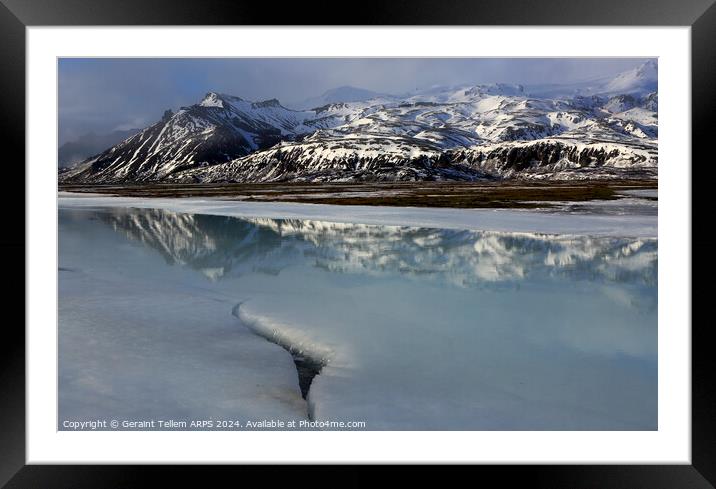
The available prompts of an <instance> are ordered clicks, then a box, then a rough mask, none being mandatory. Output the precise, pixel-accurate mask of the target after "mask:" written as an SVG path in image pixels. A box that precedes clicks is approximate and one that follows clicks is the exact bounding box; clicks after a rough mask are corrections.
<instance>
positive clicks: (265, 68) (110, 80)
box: [58, 58, 644, 144]
mask: <svg viewBox="0 0 716 489" xmlns="http://www.w3.org/2000/svg"><path fill="white" fill-rule="evenodd" d="M643 61H644V60H643V59H635V58H581V59H576V58H509V59H507V58H469V59H465V58H437V59H436V58H432V59H430V58H401V59H395V58H292V59H282V58H232V59H227V58H202V59H196V58H195V59H188V58H168V59H156V58H140V59H137V58H134V59H130V58H126V59H125V58H99V59H98V58H92V59H88V58H61V59H60V60H59V63H58V69H59V87H58V89H59V125H60V133H59V144H63V143H65V142H67V141H72V140H75V139H77V138H78V137H80V136H82V135H84V134H86V133H88V132H95V133H97V134H104V133H109V132H111V131H114V130H117V129H130V128H135V127H137V128H141V127H145V126H147V125H149V124H151V123H153V122H155V121H157V120H159V119H160V118H161V115H162V113H163V112H164V110H166V109H169V108H170V109H173V110H176V109H177V108H179V107H180V106H183V105H191V104H194V103H197V102H198V101H199V100H201V98H202V96H203V95H204V94H205V93H206V92H208V91H217V92H223V93H229V94H232V95H237V96H239V97H242V98H244V99H248V100H265V99H269V98H278V99H279V100H280V101H281V102H282V103H283V104H284V105H285V106H287V107H291V104H293V103H298V102H300V101H302V100H305V99H307V98H310V97H315V96H318V95H321V94H322V93H323V92H325V91H326V90H329V89H332V88H336V87H340V86H345V85H350V86H354V87H360V88H366V89H369V90H374V91H377V92H382V93H394V94H399V93H404V92H408V91H411V90H415V89H421V88H428V87H431V86H434V85H448V86H449V85H462V84H479V83H496V82H501V83H520V84H523V85H538V84H546V83H570V82H575V81H583V80H588V79H592V78H598V77H602V76H609V75H614V74H616V73H619V72H620V71H624V70H627V69H630V68H632V67H634V66H636V65H639V64H641V63H642V62H643Z"/></svg>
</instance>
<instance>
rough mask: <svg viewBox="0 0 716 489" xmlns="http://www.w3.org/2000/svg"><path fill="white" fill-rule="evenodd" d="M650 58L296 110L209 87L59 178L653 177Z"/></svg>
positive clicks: (654, 118)
mask: <svg viewBox="0 0 716 489" xmlns="http://www.w3.org/2000/svg"><path fill="white" fill-rule="evenodd" d="M656 66H657V65H656V63H655V62H651V61H650V62H647V63H645V64H643V65H642V66H640V67H637V68H634V69H633V70H628V71H626V72H623V73H620V74H619V75H617V76H615V77H613V78H612V79H610V80H605V81H603V82H600V83H601V85H600V86H601V87H606V88H607V90H602V91H600V90H601V89H597V88H590V89H589V90H583V91H581V92H577V93H576V94H575V95H573V96H568V97H562V96H560V97H535V96H532V95H530V93H529V90H527V89H526V88H525V87H523V86H522V85H514V84H505V83H495V84H483V85H475V86H461V87H449V88H446V87H439V88H435V87H433V88H430V89H427V90H425V91H422V92H412V93H410V94H407V95H405V96H402V97H396V96H384V95H381V94H376V97H373V98H369V99H367V100H359V101H348V102H330V103H327V104H324V105H322V106H318V107H314V108H312V109H309V110H294V109H289V108H286V107H284V106H283V105H282V104H281V103H280V102H279V100H278V99H275V98H273V99H268V100H263V101H249V100H245V99H243V98H241V97H237V96H234V95H228V94H220V93H217V92H208V93H207V94H206V95H205V96H204V98H203V99H202V100H201V101H200V102H198V103H197V104H194V105H192V106H189V107H181V108H180V109H179V110H178V111H177V112H176V113H175V112H173V111H167V112H165V115H164V117H163V118H162V120H161V121H159V122H157V123H155V124H153V125H151V126H149V127H147V128H145V129H143V130H142V131H140V132H139V133H137V134H135V135H134V136H132V137H130V138H128V139H126V140H125V141H122V142H121V143H119V144H117V145H115V146H112V147H111V148H108V149H107V150H105V151H103V152H102V153H100V154H97V155H94V156H93V157H91V158H88V159H87V160H85V161H83V162H82V163H80V164H78V165H76V166H74V167H72V168H70V169H69V170H66V171H63V172H62V173H61V174H60V175H59V179H60V181H61V182H68V183H123V182H143V181H179V182H204V183H211V182H218V181H221V182H226V181H236V182H262V181H271V182H276V181H317V182H320V181H376V180H378V181H382V180H443V179H447V180H478V179H483V178H492V179H494V178H539V179H549V178H554V179H572V178H580V179H582V178H619V175H620V174H627V173H628V174H629V175H630V176H633V174H635V173H636V174H639V173H641V174H643V176H644V177H646V178H656V175H657V163H658V114H657V112H658V94H657V92H656V91H655V90H654V91H648V90H649V89H651V88H656V86H655V85H654V83H655V80H656ZM615 87H616V88H615ZM343 88H345V87H343ZM349 88H351V89H352V88H353V87H349ZM370 94H375V92H371V93H370Z"/></svg>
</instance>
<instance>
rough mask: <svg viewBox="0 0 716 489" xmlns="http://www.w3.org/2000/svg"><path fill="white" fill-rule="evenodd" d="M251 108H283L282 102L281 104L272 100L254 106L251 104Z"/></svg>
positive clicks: (276, 100)
mask: <svg viewBox="0 0 716 489" xmlns="http://www.w3.org/2000/svg"><path fill="white" fill-rule="evenodd" d="M251 107H252V108H254V109H263V108H266V107H281V102H279V101H278V99H275V98H272V99H269V100H262V101H260V102H254V103H253V104H251Z"/></svg>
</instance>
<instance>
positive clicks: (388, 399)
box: [58, 198, 657, 430]
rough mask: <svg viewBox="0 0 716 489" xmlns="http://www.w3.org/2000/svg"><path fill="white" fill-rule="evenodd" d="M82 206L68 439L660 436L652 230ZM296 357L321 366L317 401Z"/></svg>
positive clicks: (67, 378)
mask: <svg viewBox="0 0 716 489" xmlns="http://www.w3.org/2000/svg"><path fill="white" fill-rule="evenodd" d="M76 200H77V202H75V203H74V205H66V206H62V205H61V207H60V212H59V268H60V270H59V271H58V273H59V419H60V426H59V428H60V429H66V428H63V426H62V423H63V420H74V421H81V420H88V419H93V418H108V419H111V418H116V419H120V420H123V419H126V420H152V419H153V420H160V419H161V420H169V419H173V420H204V419H213V420H215V421H216V420H231V421H234V422H238V423H242V424H245V423H246V422H247V421H261V420H282V421H285V422H290V421H291V420H294V421H295V420H306V419H309V418H310V419H312V420H316V421H337V422H340V421H343V422H352V421H359V422H365V426H364V427H363V428H362V429H368V430H442V429H449V430H655V429H657V240H656V239H654V238H650V237H649V235H650V234H651V233H650V230H649V229H650V228H649V225H650V224H649V223H650V222H651V221H648V220H647V221H643V220H642V221H639V225H640V226H641V227H638V226H635V227H634V228H636V229H639V232H638V233H637V235H636V236H634V237H622V236H620V235H619V234H618V233H615V232H614V230H613V228H610V227H609V223H613V222H615V221H613V220H612V221H608V222H607V221H604V220H598V221H597V220H596V219H597V218H596V217H594V216H586V217H585V218H584V219H585V220H584V221H581V224H579V226H585V224H584V223H585V222H597V223H598V226H600V227H599V229H600V230H601V229H609V230H610V232H608V233H604V232H597V233H595V235H591V236H588V235H584V234H579V233H578V234H564V233H545V232H534V231H530V232H526V231H522V232H508V231H505V230H501V229H497V230H491V231H480V230H476V229H466V228H467V226H465V228H460V225H459V223H460V221H459V220H458V221H457V222H458V223H457V224H455V223H453V224H452V225H450V226H449V227H446V228H438V227H424V226H416V225H409V226H408V225H403V226H401V225H387V224H377V223H373V224H360V223H357V222H338V219H337V218H333V219H330V220H323V219H320V218H316V219H311V218H305V217H304V218H292V219H277V218H274V217H266V216H264V217H254V218H250V217H235V216H229V215H209V214H202V213H193V212H187V211H186V210H185V211H177V210H176V209H166V208H165V209H148V208H129V207H122V206H117V207H114V208H110V207H100V206H98V205H100V204H101V200H98V201H96V202H95V201H93V200H92V199H91V198H85V199H82V198H79V199H76ZM80 201H82V202H80ZM180 210H181V209H180ZM456 215H458V214H457V213H456ZM484 215H486V216H491V217H490V219H493V221H495V222H496V221H498V220H499V216H498V218H496V217H495V215H494V214H493V213H490V214H487V213H486V214H484ZM514 215H515V216H517V218H516V219H521V220H522V221H525V222H530V220H529V219H530V216H531V215H533V214H524V213H515V214H514ZM319 217H320V216H319ZM439 218H440V216H439V215H438V214H435V215H431V216H430V219H432V220H431V221H430V222H431V223H434V222H438V221H439ZM627 218H629V216H627V217H620V216H617V217H616V218H615V219H627ZM589 219H592V221H589ZM600 219H601V218H600ZM640 219H641V218H640ZM654 220H655V217H654ZM418 221H419V220H417V218H416V222H418ZM551 222H554V221H551ZM619 222H621V221H619ZM619 222H617V224H619ZM644 223H646V224H644ZM618 228H619V225H617V229H618ZM634 228H633V229H634ZM580 229H581V228H578V229H577V230H578V231H579V230H580ZM644 229H646V231H644ZM653 230H654V235H655V227H654V228H653ZM266 338H268V339H270V341H266ZM286 349H291V350H292V351H293V353H294V354H295V355H299V356H301V357H303V358H305V359H308V360H310V362H312V363H313V364H314V365H318V366H319V368H320V366H322V369H321V370H320V373H318V375H316V376H315V377H314V378H313V379H312V382H311V383H310V389H309V390H308V394H307V396H306V399H305V400H304V398H303V396H302V392H301V389H300V388H299V379H298V375H297V371H296V365H294V362H293V359H292V356H291V354H289V352H288V351H286ZM129 428H132V427H129ZM134 428H136V426H134ZM155 428H157V427H156V426H155ZM244 428H245V426H244Z"/></svg>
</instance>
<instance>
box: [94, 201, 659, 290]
mask: <svg viewBox="0 0 716 489" xmlns="http://www.w3.org/2000/svg"><path fill="white" fill-rule="evenodd" d="M97 217H98V218H99V219H102V220H104V221H105V222H107V223H108V224H110V225H111V226H112V227H113V228H114V229H115V230H116V231H118V232H121V233H124V234H126V236H128V237H129V238H131V239H132V240H135V241H140V242H142V243H144V244H146V245H147V246H150V247H152V248H154V249H155V250H157V251H159V252H160V253H161V254H162V256H163V257H164V258H165V260H166V261H167V263H170V264H177V265H186V266H189V267H191V268H193V269H195V270H199V271H201V272H203V273H204V274H205V275H206V276H207V277H209V278H212V279H218V278H221V277H223V276H225V275H236V276H238V275H241V274H243V273H246V272H264V273H271V274H277V273H278V272H279V271H280V270H281V269H283V268H285V267H288V266H293V265H297V264H299V263H313V264H314V265H315V266H316V267H321V268H324V269H327V270H330V271H332V272H342V273H368V274H381V273H390V274H394V273H400V274H402V275H405V276H413V277H416V278H420V279H421V280H423V279H434V280H439V281H441V282H443V283H449V284H452V285H458V286H464V287H474V286H489V285H490V284H498V283H506V282H508V283H518V282H519V281H521V280H524V279H526V278H529V279H531V280H534V279H538V278H546V277H550V276H552V277H560V276H563V277H568V278H571V279H581V280H589V281H603V282H616V283H637V284H643V285H645V286H648V287H651V288H653V289H654V290H655V287H656V282H657V241H656V240H653V239H651V240H650V239H632V238H614V237H608V238H604V237H599V238H595V237H585V236H560V235H544V234H536V233H504V232H483V231H466V230H451V229H428V228H415V227H400V226H376V225H364V224H347V223H332V222H324V221H310V220H298V219H265V218H262V219H238V218H234V217H223V216H211V215H191V214H178V213H174V212H169V211H164V210H133V211H132V212H131V213H126V212H100V213H97Z"/></svg>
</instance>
